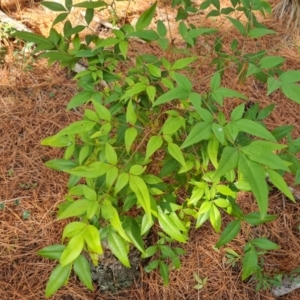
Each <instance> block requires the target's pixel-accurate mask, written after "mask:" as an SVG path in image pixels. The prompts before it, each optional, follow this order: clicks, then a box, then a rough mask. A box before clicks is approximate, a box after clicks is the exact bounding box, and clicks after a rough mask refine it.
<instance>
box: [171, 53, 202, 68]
mask: <svg viewBox="0 0 300 300" xmlns="http://www.w3.org/2000/svg"><path fill="white" fill-rule="evenodd" d="M196 59H198V57H197V56H194V57H186V58H181V59H178V60H176V61H175V63H174V64H173V65H172V67H171V70H173V71H174V70H180V69H183V68H185V67H186V66H188V65H189V64H190V63H192V62H193V61H195V60H196Z"/></svg>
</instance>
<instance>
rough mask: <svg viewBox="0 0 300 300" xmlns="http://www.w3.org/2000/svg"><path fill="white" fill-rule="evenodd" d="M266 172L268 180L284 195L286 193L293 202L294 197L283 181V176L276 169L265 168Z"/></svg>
mask: <svg viewBox="0 0 300 300" xmlns="http://www.w3.org/2000/svg"><path fill="white" fill-rule="evenodd" d="M267 173H268V175H269V178H270V181H271V182H272V183H273V184H274V186H276V187H277V188H278V189H279V190H280V191H281V192H282V193H283V194H284V195H286V196H287V197H288V198H289V199H291V200H292V201H293V202H295V198H294V196H293V194H292V192H291V190H290V189H289V187H288V185H287V184H286V182H285V181H284V179H283V177H282V176H281V175H280V174H278V173H277V172H276V171H273V170H271V169H267Z"/></svg>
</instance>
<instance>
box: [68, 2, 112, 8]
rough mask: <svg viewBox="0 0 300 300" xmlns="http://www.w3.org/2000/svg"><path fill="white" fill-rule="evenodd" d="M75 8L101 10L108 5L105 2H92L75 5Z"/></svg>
mask: <svg viewBox="0 0 300 300" xmlns="http://www.w3.org/2000/svg"><path fill="white" fill-rule="evenodd" d="M73 6H74V7H83V8H99V7H103V6H104V7H106V6H107V3H105V2H104V1H95V2H90V1H84V2H80V3H77V4H73Z"/></svg>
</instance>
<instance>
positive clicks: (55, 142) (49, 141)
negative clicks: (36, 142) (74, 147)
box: [41, 135, 72, 148]
mask: <svg viewBox="0 0 300 300" xmlns="http://www.w3.org/2000/svg"><path fill="white" fill-rule="evenodd" d="M71 144H72V139H70V138H69V137H67V136H57V135H53V136H49V137H47V138H45V139H43V140H42V141H41V145H42V146H51V147H57V148H62V147H67V146H70V145H71Z"/></svg>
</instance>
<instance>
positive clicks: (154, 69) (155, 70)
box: [147, 65, 161, 78]
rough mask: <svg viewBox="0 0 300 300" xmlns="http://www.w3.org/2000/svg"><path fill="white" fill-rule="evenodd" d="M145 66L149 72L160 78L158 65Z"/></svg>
mask: <svg viewBox="0 0 300 300" xmlns="http://www.w3.org/2000/svg"><path fill="white" fill-rule="evenodd" d="M147 67H148V71H149V73H150V74H151V75H152V76H154V77H156V78H160V77H161V70H160V68H158V67H156V66H154V65H148V66H147Z"/></svg>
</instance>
